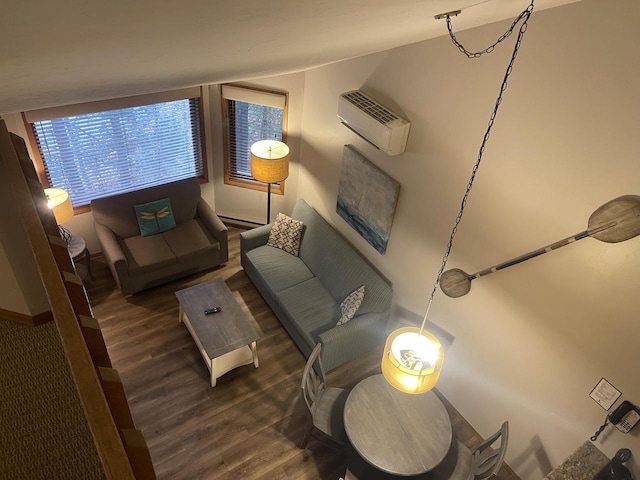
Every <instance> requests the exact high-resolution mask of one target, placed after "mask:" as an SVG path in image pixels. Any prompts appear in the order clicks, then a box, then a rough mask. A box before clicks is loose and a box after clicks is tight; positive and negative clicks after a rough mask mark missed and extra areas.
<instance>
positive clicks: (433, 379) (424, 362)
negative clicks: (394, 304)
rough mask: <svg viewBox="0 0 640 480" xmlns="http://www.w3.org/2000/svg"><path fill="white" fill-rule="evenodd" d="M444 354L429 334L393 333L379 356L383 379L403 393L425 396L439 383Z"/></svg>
mask: <svg viewBox="0 0 640 480" xmlns="http://www.w3.org/2000/svg"><path fill="white" fill-rule="evenodd" d="M443 362H444V351H443V349H442V345H441V344H440V341H439V340H438V339H437V338H436V337H435V336H434V335H432V334H431V333H429V332H426V331H425V330H422V329H421V328H417V327H404V328H399V329H397V330H394V331H393V332H392V333H391V335H389V337H388V338H387V342H386V343H385V346H384V353H383V354H382V365H381V366H382V375H384V378H385V379H386V380H387V382H389V384H390V385H392V386H393V387H395V388H397V389H398V390H400V391H402V392H405V393H415V394H417V393H424V392H427V391H429V390H431V389H432V388H433V387H434V386H435V385H436V383H437V382H438V377H440V372H441V371H442V363H443Z"/></svg>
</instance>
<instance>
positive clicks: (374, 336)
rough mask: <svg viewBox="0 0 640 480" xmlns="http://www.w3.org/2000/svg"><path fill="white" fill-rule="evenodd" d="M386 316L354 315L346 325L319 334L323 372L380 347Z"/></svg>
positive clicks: (372, 314)
mask: <svg viewBox="0 0 640 480" xmlns="http://www.w3.org/2000/svg"><path fill="white" fill-rule="evenodd" d="M387 320H388V315H385V314H382V313H378V312H371V313H363V314H361V315H356V316H355V317H353V318H352V319H351V320H350V321H349V322H348V323H345V324H344V325H338V326H336V327H333V328H331V329H330V330H327V331H326V332H324V333H322V334H320V336H319V340H320V342H322V365H323V367H324V369H325V371H327V372H328V371H330V370H333V369H334V368H336V367H338V366H340V365H342V364H343V363H346V362H348V361H350V360H353V359H354V358H357V357H359V356H360V355H362V354H364V353H367V352H369V351H371V350H372V349H374V348H375V347H377V346H378V345H381V344H382V342H383V341H384V333H385V328H386V324H387Z"/></svg>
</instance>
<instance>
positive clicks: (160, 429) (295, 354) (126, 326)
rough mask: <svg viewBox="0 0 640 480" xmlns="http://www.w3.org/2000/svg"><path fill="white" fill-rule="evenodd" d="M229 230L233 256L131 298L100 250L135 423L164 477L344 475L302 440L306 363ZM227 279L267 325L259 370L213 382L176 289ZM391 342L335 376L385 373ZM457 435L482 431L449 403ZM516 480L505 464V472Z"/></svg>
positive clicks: (106, 321) (99, 299)
mask: <svg viewBox="0 0 640 480" xmlns="http://www.w3.org/2000/svg"><path fill="white" fill-rule="evenodd" d="M240 231H241V230H238V229H235V228H231V229H230V230H229V262H228V263H227V264H226V265H225V266H224V267H221V268H217V269H214V270H211V271H209V272H206V273H203V274H198V275H194V276H191V277H187V278H185V279H183V280H178V281H175V282H172V283H169V284H167V285H163V286H160V287H157V288H154V289H151V290H147V291H145V292H142V293H139V294H136V295H133V296H132V297H129V298H125V297H124V296H123V295H122V294H121V293H120V291H119V290H118V289H117V288H116V286H115V282H114V281H113V279H112V278H111V275H110V272H109V270H108V268H107V267H106V265H105V262H104V259H103V258H102V256H101V255H100V254H98V255H94V256H93V257H92V264H91V267H92V273H93V279H87V280H88V281H87V282H86V284H85V285H86V288H87V294H88V296H89V299H90V301H91V305H92V308H93V312H94V316H95V317H96V318H97V319H98V321H99V322H100V325H101V327H102V331H103V335H104V337H105V341H106V344H107V348H108V350H109V354H110V356H111V359H112V362H113V364H114V367H115V368H116V369H117V370H118V371H119V373H120V376H121V377H122V380H123V383H124V386H125V390H126V392H127V397H128V399H129V404H130V406H131V410H132V413H133V417H134V420H135V422H136V425H137V427H138V428H139V429H141V430H142V432H143V433H144V436H145V438H146V440H147V444H148V445H149V449H150V452H151V457H152V459H153V463H154V466H155V469H156V473H157V476H158V479H159V480H180V479H189V480H191V479H220V480H227V479H228V480H231V479H233V480H238V479H242V480H244V479H263V480H267V479H268V480H277V479H317V480H337V479H338V478H339V477H340V476H342V475H343V474H344V472H345V469H346V458H345V456H344V455H342V454H341V453H339V452H337V451H336V450H334V449H332V448H330V447H327V446H325V445H323V444H321V443H320V442H318V441H317V440H315V439H313V438H312V439H311V440H310V442H309V445H308V447H307V449H306V450H300V449H299V448H298V447H297V444H298V443H299V442H300V440H301V438H302V426H303V423H304V418H305V407H304V404H302V403H301V398H300V394H299V390H300V378H301V375H302V369H303V368H304V364H305V359H304V357H303V355H302V354H301V353H300V352H299V351H298V349H297V347H296V346H295V344H294V343H293V342H292V340H291V339H290V338H289V336H288V335H287V333H286V332H285V331H284V329H283V328H282V326H281V325H280V323H279V322H278V320H277V319H276V318H275V316H274V315H273V313H272V312H271V310H270V309H269V307H268V306H267V305H266V303H265V302H264V301H263V299H262V297H261V296H260V294H259V293H258V292H257V290H256V289H255V288H254V286H253V285H252V284H251V282H250V281H249V279H248V278H247V277H246V275H245V274H244V272H243V271H242V268H241V267H240V259H239V253H240V252H239V232H240ZM213 278H223V279H224V280H225V281H226V283H227V285H228V286H229V288H230V289H231V291H232V292H233V294H234V296H235V298H236V300H237V301H238V303H239V304H240V305H241V306H242V307H243V309H244V310H245V311H246V312H247V313H248V314H250V315H251V316H252V317H253V318H254V319H255V320H256V322H257V323H258V325H259V327H260V329H261V330H262V337H261V338H260V340H259V341H258V356H259V359H260V368H258V369H254V367H253V365H250V366H245V367H240V368H238V369H236V370H233V371H231V372H229V373H227V374H226V375H224V376H223V377H221V378H219V379H218V383H217V386H216V387H215V388H211V386H210V385H209V373H208V370H207V367H206V366H205V364H204V361H203V360H202V357H201V356H200V353H199V352H198V350H197V348H196V346H195V344H194V342H193V340H192V339H191V336H190V335H189V332H188V331H187V329H186V327H185V326H184V325H183V324H180V323H178V301H177V299H176V297H175V295H174V292H175V291H176V290H180V289H182V288H186V287H189V286H192V285H196V284H198V283H200V282H202V281H205V280H209V279H213ZM381 352H382V345H381V346H380V347H379V348H378V349H375V350H374V351H372V352H370V353H369V354H367V355H364V356H362V357H360V358H358V359H356V360H354V361H352V362H350V363H348V364H346V365H343V366H342V367H340V368H338V369H336V370H334V371H332V372H330V373H329V375H328V382H329V383H330V384H331V385H332V386H341V387H351V386H353V385H355V384H356V383H357V382H358V381H359V380H361V379H362V378H365V377H367V376H369V375H372V374H374V373H379V372H380V367H379V362H380V355H381ZM445 405H446V406H447V408H448V409H449V412H450V415H451V418H452V423H453V426H454V433H455V435H456V436H457V437H458V438H459V439H460V440H462V441H464V442H465V443H466V444H467V445H469V446H473V445H474V444H476V443H477V442H478V441H479V440H480V437H479V436H478V435H477V433H476V432H475V431H474V430H473V428H472V427H471V426H470V425H469V424H468V423H467V422H466V421H465V420H464V418H462V417H461V416H460V415H459V414H458V412H456V411H455V409H454V408H453V407H452V406H451V405H450V404H449V403H448V402H446V400H445ZM498 478H500V479H503V480H516V479H517V478H518V477H517V476H515V475H514V474H513V473H512V472H511V470H510V469H509V468H508V467H507V466H505V467H503V468H502V470H501V473H500V475H499V477H498Z"/></svg>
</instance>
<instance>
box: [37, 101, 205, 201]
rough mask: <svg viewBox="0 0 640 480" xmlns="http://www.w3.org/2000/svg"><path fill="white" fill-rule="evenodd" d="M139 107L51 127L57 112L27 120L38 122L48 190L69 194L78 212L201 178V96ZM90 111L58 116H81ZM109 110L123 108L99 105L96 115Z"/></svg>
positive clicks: (58, 122) (61, 120)
mask: <svg viewBox="0 0 640 480" xmlns="http://www.w3.org/2000/svg"><path fill="white" fill-rule="evenodd" d="M190 93H193V92H190ZM138 98H142V99H143V100H144V98H145V97H138ZM123 100H124V99H123ZM139 103H142V105H138V106H126V107H125V108H112V109H108V110H104V111H95V112H90V113H79V114H76V115H72V116H63V117H59V118H50V119H47V118H46V117H47V116H52V115H55V109H54V110H53V111H46V113H43V112H45V111H40V112H29V113H27V114H26V115H25V117H26V118H27V121H31V122H32V123H31V125H32V127H33V131H34V133H35V137H36V141H37V144H38V148H39V150H40V154H41V157H42V160H43V163H44V167H45V173H46V175H47V179H48V181H49V183H50V185H51V186H53V187H57V188H62V189H64V190H66V191H67V192H69V195H70V197H71V201H72V204H73V206H74V207H78V206H82V205H87V204H89V203H90V202H91V200H92V199H93V198H100V197H105V196H109V195H114V194H118V193H123V192H128V191H133V190H138V189H141V188H146V187H150V186H153V185H159V184H163V183H168V182H172V181H175V180H180V179H183V178H188V177H194V176H202V175H203V172H204V155H203V147H202V140H203V139H202V138H201V125H200V118H201V116H200V99H199V89H198V96H197V97H192V98H182V99H177V100H175V99H172V100H170V101H165V102H159V103H150V104H149V103H148V101H140V102H139ZM88 105H90V104H85V105H84V106H81V107H80V108H77V106H74V107H62V108H61V109H60V110H59V111H60V112H62V113H65V109H66V112H72V113H76V112H82V110H83V108H84V107H86V106H88ZM110 105H115V106H116V107H118V106H121V105H122V103H120V104H118V102H117V101H116V102H115V103H113V104H104V102H96V104H93V105H92V107H94V108H95V107H96V106H97V107H98V108H105V107H108V106H110ZM84 109H85V110H86V109H88V110H91V109H93V108H84ZM38 118H41V119H40V120H37V121H34V119H38Z"/></svg>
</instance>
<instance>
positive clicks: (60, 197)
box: [44, 188, 73, 225]
mask: <svg viewBox="0 0 640 480" xmlns="http://www.w3.org/2000/svg"><path fill="white" fill-rule="evenodd" d="M44 194H45V195H46V196H47V205H48V207H49V208H50V209H51V210H53V215H54V217H56V223H57V224H58V225H62V224H63V223H64V222H67V221H69V220H71V217H73V207H72V206H71V199H70V198H69V194H68V193H67V192H65V191H64V190H62V189H61V188H45V189H44Z"/></svg>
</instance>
